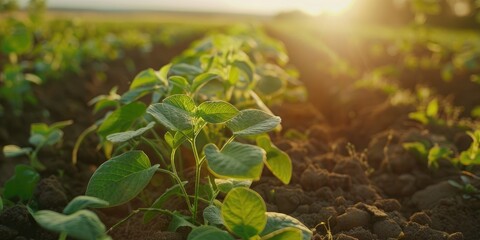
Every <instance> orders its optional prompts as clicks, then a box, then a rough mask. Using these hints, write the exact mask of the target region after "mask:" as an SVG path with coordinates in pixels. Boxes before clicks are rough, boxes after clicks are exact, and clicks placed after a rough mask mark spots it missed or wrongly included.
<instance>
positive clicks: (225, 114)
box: [197, 101, 239, 123]
mask: <svg viewBox="0 0 480 240" xmlns="http://www.w3.org/2000/svg"><path fill="white" fill-rule="evenodd" d="M238 113H239V111H238V109H237V108H236V107H234V106H233V105H232V104H230V103H228V102H225V101H207V102H203V103H202V104H200V105H199V106H198V110H197V115H198V116H200V117H201V118H203V119H204V120H205V121H207V122H208V123H224V122H226V121H228V120H230V119H232V118H233V117H235V116H236V115H237V114H238Z"/></svg>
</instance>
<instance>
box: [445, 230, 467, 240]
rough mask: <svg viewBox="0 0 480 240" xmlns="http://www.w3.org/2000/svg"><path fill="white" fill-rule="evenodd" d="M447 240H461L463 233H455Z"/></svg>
mask: <svg viewBox="0 0 480 240" xmlns="http://www.w3.org/2000/svg"><path fill="white" fill-rule="evenodd" d="M447 240H463V233H461V232H456V233H452V234H450V235H449V236H448V238H447Z"/></svg>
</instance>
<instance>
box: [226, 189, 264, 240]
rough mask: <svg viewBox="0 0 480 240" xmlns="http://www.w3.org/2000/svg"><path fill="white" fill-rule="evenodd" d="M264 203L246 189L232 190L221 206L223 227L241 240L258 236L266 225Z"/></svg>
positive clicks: (258, 196) (254, 193) (253, 192)
mask: <svg viewBox="0 0 480 240" xmlns="http://www.w3.org/2000/svg"><path fill="white" fill-rule="evenodd" d="M266 209H267V208H266V206H265V202H264V201H263V199H262V197H261V196H260V195H259V194H258V193H256V192H255V191H253V190H250V189H248V188H241V187H240V188H235V189H232V190H231V191H230V192H229V193H228V194H227V196H226V197H225V200H224V201H223V206H222V217H223V220H224V222H225V227H227V229H228V230H229V231H230V232H233V233H235V234H236V235H237V236H239V237H241V238H243V239H249V238H250V237H253V236H255V235H258V234H259V233H260V232H261V231H262V230H263V228H264V227H265V224H266V223H267V215H266V214H265V213H266Z"/></svg>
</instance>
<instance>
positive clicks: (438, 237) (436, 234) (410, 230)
mask: <svg viewBox="0 0 480 240" xmlns="http://www.w3.org/2000/svg"><path fill="white" fill-rule="evenodd" d="M403 232H404V233H405V239H435V240H446V239H447V238H448V234H447V233H446V232H441V231H438V230H434V229H431V228H430V227H427V226H422V225H420V224H418V223H415V222H409V223H407V225H406V226H405V227H404V228H403Z"/></svg>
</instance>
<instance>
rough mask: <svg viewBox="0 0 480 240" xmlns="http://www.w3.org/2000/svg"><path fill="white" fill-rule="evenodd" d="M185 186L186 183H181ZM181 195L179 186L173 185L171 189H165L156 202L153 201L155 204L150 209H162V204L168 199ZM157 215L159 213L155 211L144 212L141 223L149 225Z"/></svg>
mask: <svg viewBox="0 0 480 240" xmlns="http://www.w3.org/2000/svg"><path fill="white" fill-rule="evenodd" d="M185 184H187V182H186V181H185V182H182V185H184V186H185ZM181 193H182V191H181V188H180V185H179V184H175V185H174V186H172V187H171V188H169V189H167V190H166V191H165V192H164V193H163V194H162V195H160V197H158V198H157V200H155V202H154V203H153V204H152V206H151V207H150V208H156V209H162V207H163V204H164V203H165V202H166V201H167V200H168V199H170V198H171V197H172V196H175V195H180V194H181ZM158 214H160V213H159V212H157V211H147V212H145V215H144V216H143V223H149V222H150V221H152V219H153V218H154V217H155V216H157V215H158Z"/></svg>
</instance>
